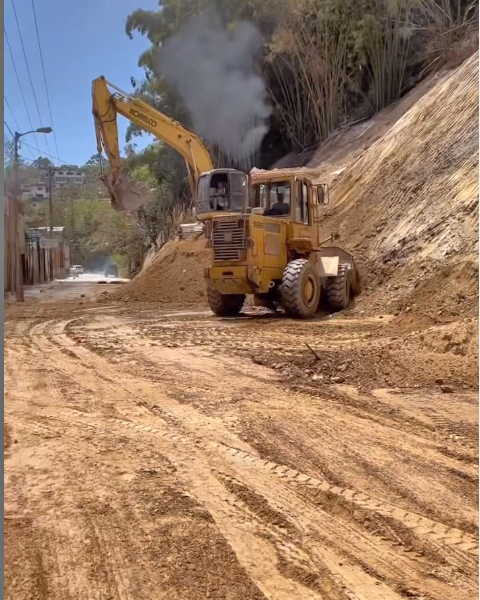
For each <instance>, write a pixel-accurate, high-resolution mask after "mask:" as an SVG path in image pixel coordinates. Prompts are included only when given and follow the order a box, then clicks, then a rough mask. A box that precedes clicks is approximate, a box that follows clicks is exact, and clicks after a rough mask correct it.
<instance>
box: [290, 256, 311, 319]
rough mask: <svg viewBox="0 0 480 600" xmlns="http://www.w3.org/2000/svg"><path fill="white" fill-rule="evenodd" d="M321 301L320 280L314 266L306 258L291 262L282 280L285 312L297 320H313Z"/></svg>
mask: <svg viewBox="0 0 480 600" xmlns="http://www.w3.org/2000/svg"><path fill="white" fill-rule="evenodd" d="M319 300H320V280H319V277H318V274H317V272H316V271H315V269H314V267H313V266H312V264H311V263H310V262H309V261H308V260H306V259H304V258H298V259H296V260H292V262H289V263H288V265H287V266H286V267H285V271H284V272H283V279H282V296H281V305H282V307H283V309H284V310H285V312H286V313H287V314H289V315H290V316H292V317H295V318H297V319H311V318H312V317H314V316H315V315H316V313H317V309H318V303H319Z"/></svg>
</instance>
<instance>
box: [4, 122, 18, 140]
mask: <svg viewBox="0 0 480 600" xmlns="http://www.w3.org/2000/svg"><path fill="white" fill-rule="evenodd" d="M3 124H4V125H5V127H6V128H7V129H8V131H9V132H10V135H11V136H12V137H15V136H14V134H13V132H12V130H11V129H10V127H9V126H8V123H7V122H6V121H5V119H4V120H3Z"/></svg>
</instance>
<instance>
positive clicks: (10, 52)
mask: <svg viewBox="0 0 480 600" xmlns="http://www.w3.org/2000/svg"><path fill="white" fill-rule="evenodd" d="M3 34H4V36H5V41H6V42H7V48H8V52H9V54H10V58H11V59H12V64H13V69H14V71H15V75H16V77H17V83H18V87H19V88H20V94H21V95H22V100H23V105H24V106H25V111H26V113H27V118H28V123H29V125H30V129H33V128H34V127H33V124H32V119H31V118H30V113H29V112H28V106H27V102H26V100H25V94H24V93H23V88H22V84H21V83H20V77H19V76H18V71H17V65H16V64H15V59H14V58H13V52H12V48H11V47H10V42H9V41H8V35H7V30H6V29H5V25H4V26H3ZM35 146H36V147H37V151H38V152H40V148H39V147H38V143H37V140H35Z"/></svg>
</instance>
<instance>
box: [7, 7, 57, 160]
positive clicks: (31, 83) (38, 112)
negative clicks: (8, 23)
mask: <svg viewBox="0 0 480 600" xmlns="http://www.w3.org/2000/svg"><path fill="white" fill-rule="evenodd" d="M12 7H13V14H14V15H15V22H16V23H17V29H18V35H19V36H20V43H21V44H22V51H23V58H24V59H25V65H26V66H27V73H28V79H29V80H30V86H31V88H32V93H33V99H34V100H35V106H36V108H37V114H38V118H39V119H40V125H39V126H40V127H42V126H43V125H44V124H43V119H42V115H41V114H40V109H39V107H38V100H37V95H36V94H35V88H34V87H33V81H32V74H31V73H30V67H29V66H28V59H27V53H26V52H25V45H24V43H23V37H22V32H21V31H20V23H19V22H18V16H17V11H16V9H15V0H12ZM45 144H46V146H47V150H48V151H49V152H50V147H49V145H48V139H47V138H45Z"/></svg>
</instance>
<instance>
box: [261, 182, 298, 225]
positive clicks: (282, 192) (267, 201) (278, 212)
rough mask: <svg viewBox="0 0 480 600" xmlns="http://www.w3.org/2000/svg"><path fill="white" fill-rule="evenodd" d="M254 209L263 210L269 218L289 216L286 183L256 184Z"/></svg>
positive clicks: (287, 187) (288, 192)
mask: <svg viewBox="0 0 480 600" xmlns="http://www.w3.org/2000/svg"><path fill="white" fill-rule="evenodd" d="M254 192H255V193H254V198H255V207H258V206H261V207H262V208H264V209H265V212H264V213H263V214H264V215H265V216H270V217H285V216H287V215H289V214H290V184H289V182H288V181H281V182H278V183H273V182H272V183H266V184H257V185H255V186H254Z"/></svg>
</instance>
